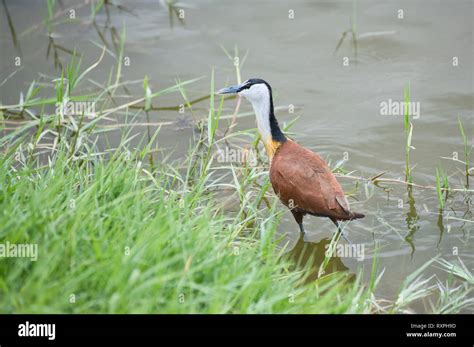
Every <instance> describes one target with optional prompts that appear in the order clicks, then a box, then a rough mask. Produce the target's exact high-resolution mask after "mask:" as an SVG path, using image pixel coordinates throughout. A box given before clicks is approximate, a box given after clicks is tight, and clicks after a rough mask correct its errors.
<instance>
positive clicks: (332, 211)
mask: <svg viewBox="0 0 474 347" xmlns="http://www.w3.org/2000/svg"><path fill="white" fill-rule="evenodd" d="M270 181H271V183H272V186H273V190H274V191H275V193H276V194H277V195H278V196H279V198H280V200H281V202H282V203H283V204H285V205H286V206H287V207H288V208H289V209H290V210H291V212H292V213H293V216H294V217H295V219H296V222H297V223H298V224H301V223H302V221H303V216H304V215H305V214H310V215H313V216H319V217H328V218H330V219H331V220H332V221H333V222H334V223H336V224H337V221H339V220H352V219H357V218H363V217H364V215H363V214H360V213H355V212H352V211H350V209H349V203H348V202H347V199H346V196H345V194H344V191H343V190H342V188H341V186H340V184H339V182H338V181H337V180H336V177H335V176H334V174H333V173H332V171H331V169H330V168H329V166H328V165H327V164H326V162H325V161H324V160H323V159H322V158H321V157H320V156H319V155H318V154H316V153H314V152H312V151H310V150H309V149H307V148H304V147H302V146H300V145H298V144H297V143H295V142H293V141H292V140H289V139H288V140H287V141H285V142H283V143H281V144H280V146H279V147H278V149H277V150H276V151H275V154H274V156H273V159H272V162H271V166H270Z"/></svg>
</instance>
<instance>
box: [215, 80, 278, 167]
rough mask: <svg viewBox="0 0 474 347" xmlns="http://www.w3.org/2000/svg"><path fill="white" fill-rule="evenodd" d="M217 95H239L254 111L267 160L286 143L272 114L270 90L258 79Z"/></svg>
mask: <svg viewBox="0 0 474 347" xmlns="http://www.w3.org/2000/svg"><path fill="white" fill-rule="evenodd" d="M217 94H239V95H242V96H243V97H245V98H246V99H247V100H248V101H250V103H251V104H252V107H253V109H254V111H255V116H256V118H257V127H258V130H259V132H260V135H261V138H262V141H263V143H264V145H265V149H266V151H267V154H268V156H269V158H270V159H271V158H272V157H273V155H274V154H275V152H276V150H277V149H278V147H279V146H280V145H281V144H282V143H284V142H285V141H286V136H285V135H284V134H283V132H282V131H281V130H280V127H279V126H278V121H277V120H276V118H275V115H274V112H273V98H272V88H271V87H270V85H269V84H268V83H267V82H265V81H264V80H262V79H260V78H251V79H249V80H246V81H245V82H244V83H241V84H238V85H235V86H232V87H227V88H223V89H221V90H219V91H218V92H217Z"/></svg>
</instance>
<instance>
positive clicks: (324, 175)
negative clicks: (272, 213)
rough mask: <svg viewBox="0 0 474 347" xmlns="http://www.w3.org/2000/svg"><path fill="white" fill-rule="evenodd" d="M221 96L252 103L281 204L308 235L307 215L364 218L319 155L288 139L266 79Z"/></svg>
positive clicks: (229, 90)
mask: <svg viewBox="0 0 474 347" xmlns="http://www.w3.org/2000/svg"><path fill="white" fill-rule="evenodd" d="M217 94H239V95H242V96H244V97H245V98H246V99H247V100H248V101H250V103H251V104H252V107H253V110H254V112H255V116H256V118H257V127H258V131H259V133H260V137H261V139H262V141H263V144H264V146H265V151H266V152H267V155H268V157H269V159H270V182H271V183H272V186H273V190H274V191H275V193H276V194H277V195H278V197H279V198H280V200H281V202H282V203H283V204H284V205H285V206H287V207H288V208H289V209H290V210H291V213H292V214H293V216H294V217H295V220H296V222H297V223H298V225H299V227H300V231H301V232H302V233H304V232H305V231H304V227H303V217H304V216H305V215H306V214H309V215H313V216H317V217H328V218H329V219H331V221H332V222H333V223H334V224H335V225H336V226H337V227H338V230H340V229H339V222H338V221H346V220H352V219H358V218H363V217H364V215H363V214H361V213H356V212H352V211H351V210H350V209H349V202H348V201H347V198H346V196H345V194H344V191H343V190H342V188H341V186H340V184H339V182H338V181H337V180H336V177H335V176H334V174H333V173H332V171H331V169H330V168H329V166H328V164H327V163H326V162H325V161H324V159H322V158H321V157H320V156H319V155H318V154H316V153H314V152H312V151H310V150H309V149H307V148H304V147H302V146H300V145H298V144H297V143H296V142H294V141H293V140H291V139H290V138H288V137H287V136H285V134H283V132H282V131H281V129H280V127H279V126H278V121H277V119H276V118H275V114H274V111H273V98H272V88H271V87H270V85H269V84H268V83H267V82H265V81H264V80H262V79H258V78H252V79H249V80H247V81H245V82H244V83H242V84H239V85H236V86H232V87H228V88H223V89H221V90H219V91H218V92H217Z"/></svg>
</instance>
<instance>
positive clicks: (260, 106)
mask: <svg viewBox="0 0 474 347" xmlns="http://www.w3.org/2000/svg"><path fill="white" fill-rule="evenodd" d="M241 94H242V95H243V96H244V97H245V98H247V100H248V101H250V103H251V104H252V107H253V111H254V112H255V116H256V118H257V127H258V131H259V133H260V136H261V137H262V140H263V142H264V143H268V142H269V141H271V140H272V131H271V127H270V92H269V90H268V88H267V86H266V85H265V84H263V83H261V84H255V85H253V86H251V87H250V88H249V89H246V90H244V91H242V92H241Z"/></svg>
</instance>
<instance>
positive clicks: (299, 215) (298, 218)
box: [291, 209, 306, 235]
mask: <svg viewBox="0 0 474 347" xmlns="http://www.w3.org/2000/svg"><path fill="white" fill-rule="evenodd" d="M291 213H292V214H293V217H295V221H296V223H298V225H299V227H300V232H301V233H302V234H303V235H304V234H305V233H306V232H305V231H304V227H303V216H304V213H301V212H299V211H297V210H296V209H292V210H291Z"/></svg>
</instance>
